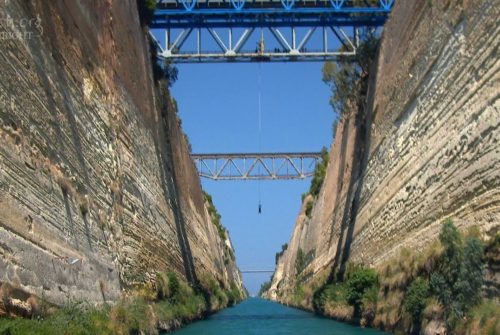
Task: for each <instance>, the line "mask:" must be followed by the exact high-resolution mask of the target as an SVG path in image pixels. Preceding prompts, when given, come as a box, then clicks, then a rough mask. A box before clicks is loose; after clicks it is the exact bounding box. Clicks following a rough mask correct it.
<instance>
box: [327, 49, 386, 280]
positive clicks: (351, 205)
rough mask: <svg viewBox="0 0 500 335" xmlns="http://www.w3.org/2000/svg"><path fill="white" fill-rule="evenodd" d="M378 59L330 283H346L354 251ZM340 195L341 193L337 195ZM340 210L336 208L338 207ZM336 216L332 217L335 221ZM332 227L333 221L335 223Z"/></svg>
mask: <svg viewBox="0 0 500 335" xmlns="http://www.w3.org/2000/svg"><path fill="white" fill-rule="evenodd" d="M377 59H378V52H377V56H376V57H375V61H374V62H373V64H372V66H371V71H370V73H371V74H370V77H369V78H368V85H367V86H368V87H367V88H366V90H367V91H366V93H365V94H366V98H365V99H364V101H362V103H361V104H358V106H357V110H356V113H355V120H354V122H355V127H356V128H357V129H356V136H355V139H354V155H353V163H352V167H351V178H350V180H349V189H348V191H347V199H346V202H345V205H344V211H343V216H342V221H341V225H340V235H339V241H338V244H337V252H336V254H335V259H334V262H333V266H332V269H331V272H330V275H329V277H328V280H327V282H332V281H334V280H337V281H343V279H344V274H345V270H346V264H347V261H348V260H349V255H350V251H351V244H352V240H353V235H354V227H355V225H356V217H357V215H358V209H359V202H360V197H361V190H362V188H363V183H364V178H365V172H366V170H367V166H368V160H369V156H370V146H371V129H372V127H371V123H372V119H373V115H372V114H373V113H372V109H373V97H374V95H375V92H374V91H375V83H376V78H377V66H376V65H377V64H376V63H377ZM347 135H348V134H343V138H342V147H341V153H342V155H343V156H342V157H343V161H342V162H341V163H342V164H341V167H340V169H341V171H342V174H340V173H339V179H341V178H343V172H344V165H345V150H346V143H347V141H346V140H345V139H346V138H347ZM338 194H340V193H338ZM335 211H337V208H335ZM335 217H336V215H334V216H333V220H335ZM332 224H333V222H332Z"/></svg>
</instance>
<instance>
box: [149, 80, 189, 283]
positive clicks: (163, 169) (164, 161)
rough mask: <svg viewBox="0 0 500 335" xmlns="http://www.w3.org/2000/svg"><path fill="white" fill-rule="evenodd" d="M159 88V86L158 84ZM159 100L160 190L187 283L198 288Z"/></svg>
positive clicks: (163, 103) (165, 113)
mask: <svg viewBox="0 0 500 335" xmlns="http://www.w3.org/2000/svg"><path fill="white" fill-rule="evenodd" d="M160 87H162V86H161V84H160ZM160 98H161V108H162V113H161V119H160V120H161V124H160V126H158V128H157V140H156V141H155V151H156V156H157V157H158V162H159V164H160V166H159V171H160V176H161V180H162V185H161V186H162V190H163V194H164V197H165V200H166V202H167V204H171V208H172V211H173V213H174V220H175V226H176V232H177V239H178V242H179V247H180V251H181V256H182V261H183V265H184V272H185V275H186V279H187V280H188V282H189V283H190V284H191V285H193V286H194V287H198V278H197V276H196V271H195V267H194V261H193V255H192V252H191V247H190V246H189V240H188V236H187V233H186V222H185V220H184V215H183V213H182V207H181V206H182V204H181V200H180V199H181V198H180V193H179V190H178V188H177V185H176V180H177V179H176V174H175V171H176V166H175V160H174V153H173V149H172V143H171V141H170V140H169V138H168V134H171V131H170V129H171V124H170V122H169V119H168V113H171V111H170V110H169V104H168V101H167V98H166V97H165V96H164V95H163V94H162V93H160Z"/></svg>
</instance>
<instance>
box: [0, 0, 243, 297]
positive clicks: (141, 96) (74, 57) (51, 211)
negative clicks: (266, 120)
mask: <svg viewBox="0 0 500 335" xmlns="http://www.w3.org/2000/svg"><path fill="white" fill-rule="evenodd" d="M0 13H1V15H2V20H0V33H1V36H0V68H1V71H0V77H1V80H0V102H1V104H0V141H1V145H0V283H4V284H5V283H7V284H9V287H10V290H11V291H12V290H15V291H19V292H24V293H27V294H35V295H37V296H42V295H43V296H44V297H45V298H46V299H48V300H49V301H51V302H54V303H62V302H64V301H66V299H68V298H73V299H82V298H83V299H85V300H89V301H102V300H103V299H106V300H110V299H111V300H112V299H116V298H117V297H118V296H119V295H120V291H121V290H122V289H123V288H126V287H128V286H130V285H133V284H135V283H139V282H148V281H153V280H154V278H155V276H156V273H157V272H159V271H174V272H176V273H178V274H179V275H181V276H182V277H184V278H185V279H186V280H188V281H194V280H196V277H197V276H199V275H200V274H201V273H210V274H213V275H214V276H215V277H216V278H217V279H218V281H219V282H220V283H222V284H223V285H226V286H227V287H229V285H230V284H231V282H235V283H236V285H237V286H239V287H240V288H241V287H242V284H241V279H240V274H239V271H238V269H237V268H236V266H235V263H234V261H233V260H232V259H231V258H230V257H229V255H228V250H227V249H228V247H227V246H226V245H227V244H228V243H229V242H228V241H222V240H221V238H220V237H219V234H218V233H217V229H216V227H215V226H214V225H213V224H212V222H211V221H210V217H209V215H208V212H207V207H206V204H205V203H204V200H203V197H202V193H201V186H200V182H199V179H198V177H197V173H196V170H195V167H194V165H193V163H192V161H191V158H190V155H189V150H188V147H187V144H186V141H185V139H184V134H183V132H182V130H181V128H180V125H179V121H178V119H177V116H176V111H175V106H174V104H173V102H172V101H171V98H170V97H169V95H168V91H167V89H166V88H165V87H163V88H161V87H160V86H158V85H155V83H154V81H153V78H152V69H151V59H150V53H149V50H148V42H147V38H146V30H144V29H143V28H141V25H140V22H139V16H138V13H137V7H136V1H135V0H123V1H122V0H120V1H73V0H58V1H42V0H38V1H1V2H0ZM5 287H7V286H5ZM5 287H4V289H3V293H4V294H5V292H6V288H5ZM0 291H2V290H0ZM24 293H23V294H24Z"/></svg>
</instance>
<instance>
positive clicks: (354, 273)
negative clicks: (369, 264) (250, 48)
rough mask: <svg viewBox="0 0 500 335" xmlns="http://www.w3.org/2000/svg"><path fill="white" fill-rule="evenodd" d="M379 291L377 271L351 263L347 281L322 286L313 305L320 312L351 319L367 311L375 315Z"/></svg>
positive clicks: (316, 293)
mask: <svg viewBox="0 0 500 335" xmlns="http://www.w3.org/2000/svg"><path fill="white" fill-rule="evenodd" d="M377 294H378V278H377V273H376V271H375V270H373V269H370V268H366V267H363V266H359V265H353V264H349V266H348V269H347V272H346V276H345V280H344V281H343V282H333V283H330V284H325V285H323V286H321V287H319V288H318V289H317V290H316V291H314V293H313V299H312V304H313V308H314V310H315V311H316V312H318V313H321V314H326V315H329V316H332V317H334V318H336V319H339V320H346V321H350V320H352V319H353V317H359V316H361V314H362V313H363V312H364V311H367V310H370V311H371V314H374V313H375V308H374V306H375V305H376V300H377Z"/></svg>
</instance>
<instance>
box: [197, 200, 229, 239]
mask: <svg viewBox="0 0 500 335" xmlns="http://www.w3.org/2000/svg"><path fill="white" fill-rule="evenodd" d="M203 196H204V197H205V201H206V202H207V204H208V214H209V215H210V218H211V219H212V223H213V224H214V225H215V226H216V227H217V231H218V232H219V236H220V238H221V239H222V240H223V241H225V240H226V228H225V227H224V226H223V225H222V223H221V222H220V219H221V216H220V214H219V212H218V211H217V208H215V205H214V202H213V199H212V196H211V195H210V194H208V193H207V192H205V191H203Z"/></svg>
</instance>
